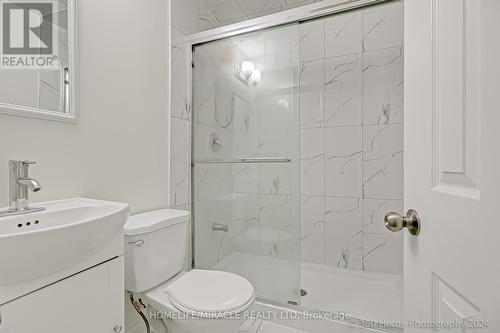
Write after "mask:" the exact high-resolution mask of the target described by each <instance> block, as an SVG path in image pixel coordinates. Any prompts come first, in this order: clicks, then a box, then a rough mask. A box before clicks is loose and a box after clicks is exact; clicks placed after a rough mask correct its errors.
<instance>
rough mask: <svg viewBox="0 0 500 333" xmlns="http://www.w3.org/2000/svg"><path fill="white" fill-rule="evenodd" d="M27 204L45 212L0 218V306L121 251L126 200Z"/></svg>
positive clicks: (80, 199)
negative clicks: (119, 201) (118, 201)
mask: <svg viewBox="0 0 500 333" xmlns="http://www.w3.org/2000/svg"><path fill="white" fill-rule="evenodd" d="M32 206H33V207H37V206H39V207H45V208H46V210H44V211H41V212H36V213H31V214H25V215H17V216H8V217H2V218H0V305H2V304H5V303H7V302H9V301H11V300H13V299H16V298H18V297H21V296H23V295H26V294H27V293H30V292H32V291H34V290H37V289H39V288H42V287H44V286H46V285H49V284H51V283H54V282H57V281H59V280H61V279H64V278H65V277H68V276H70V275H73V274H76V273H79V272H81V271H83V270H85V269H88V268H90V267H93V266H95V265H98V264H100V263H103V262H105V261H107V260H110V259H113V258H116V257H118V256H121V255H123V231H122V230H123V225H124V223H125V221H126V220H127V217H128V211H129V207H128V205H127V204H123V203H116V202H109V201H101V200H94V199H84V198H75V199H67V200H58V201H51V202H43V203H39V204H34V205H32ZM89 292H90V291H89Z"/></svg>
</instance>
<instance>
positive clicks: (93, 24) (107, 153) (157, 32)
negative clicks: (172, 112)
mask: <svg viewBox="0 0 500 333" xmlns="http://www.w3.org/2000/svg"><path fill="white" fill-rule="evenodd" d="M167 6H168V1H164V0H141V1H136V0H106V1H102V0H85V1H79V32H80V33H79V36H80V37H79V38H80V41H79V48H80V49H79V58H80V63H79V64H80V67H79V68H80V80H79V81H80V82H79V83H80V114H81V118H80V123H79V124H67V123H62V122H53V121H47V120H38V119H31V118H25V117H16V116H9V115H0V202H1V204H0V206H7V205H8V169H7V160H9V159H32V160H36V161H37V163H38V164H37V165H35V166H33V167H32V170H31V172H32V176H33V177H35V178H36V179H38V180H39V181H40V182H41V183H42V185H43V186H44V188H43V190H42V191H40V192H39V193H35V194H32V196H31V198H32V201H44V200H52V199H59V198H66V197H74V196H87V197H93V198H102V199H108V200H115V201H122V202H128V203H130V204H131V207H132V212H140V211H145V210H150V209H154V208H160V207H166V206H168V205H169V156H168V155H169V117H168V103H169V102H168V91H169V88H168V82H169V79H168V77H169V73H168V70H169V66H168V64H169V53H170V52H169V47H168V46H169V45H168V44H169V35H170V34H169V27H170V24H169V18H168V15H167V14H168V8H167ZM0 75H1V72H0Z"/></svg>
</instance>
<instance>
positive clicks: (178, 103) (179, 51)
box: [170, 46, 191, 119]
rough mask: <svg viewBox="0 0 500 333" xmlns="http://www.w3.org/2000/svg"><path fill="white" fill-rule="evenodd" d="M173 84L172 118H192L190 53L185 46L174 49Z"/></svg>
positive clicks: (172, 56) (172, 54)
mask: <svg viewBox="0 0 500 333" xmlns="http://www.w3.org/2000/svg"><path fill="white" fill-rule="evenodd" d="M171 59H172V60H171V61H172V81H173V82H175V84H172V85H171V87H172V91H171V95H172V97H171V100H170V112H171V116H172V117H176V118H180V119H190V118H191V102H190V100H189V83H188V82H189V78H188V73H189V65H188V63H189V53H188V49H187V48H186V47H185V46H174V47H172V53H171Z"/></svg>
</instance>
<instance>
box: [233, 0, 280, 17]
mask: <svg viewBox="0 0 500 333" xmlns="http://www.w3.org/2000/svg"><path fill="white" fill-rule="evenodd" d="M237 1H238V3H239V4H240V6H241V8H242V9H243V11H244V12H245V14H246V15H247V16H257V15H259V14H263V13H266V14H267V13H268V12H272V11H278V10H281V5H280V0H237Z"/></svg>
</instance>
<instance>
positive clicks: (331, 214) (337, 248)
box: [325, 197, 362, 269]
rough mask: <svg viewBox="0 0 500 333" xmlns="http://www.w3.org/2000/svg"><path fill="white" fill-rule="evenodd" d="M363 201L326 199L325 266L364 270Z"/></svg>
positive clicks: (357, 199) (355, 199) (358, 199)
mask: <svg viewBox="0 0 500 333" xmlns="http://www.w3.org/2000/svg"><path fill="white" fill-rule="evenodd" d="M361 258H362V200H361V199H360V198H334V197H325V263H326V264H328V265H333V266H337V267H345V268H353V269H360V268H361Z"/></svg>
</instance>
